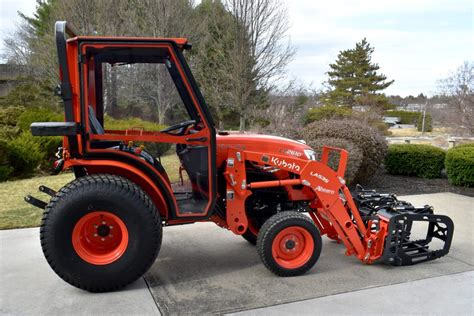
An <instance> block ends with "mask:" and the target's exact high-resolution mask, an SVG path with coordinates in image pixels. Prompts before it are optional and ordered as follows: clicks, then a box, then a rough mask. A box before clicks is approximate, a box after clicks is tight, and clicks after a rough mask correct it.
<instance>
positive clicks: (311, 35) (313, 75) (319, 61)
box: [287, 0, 474, 95]
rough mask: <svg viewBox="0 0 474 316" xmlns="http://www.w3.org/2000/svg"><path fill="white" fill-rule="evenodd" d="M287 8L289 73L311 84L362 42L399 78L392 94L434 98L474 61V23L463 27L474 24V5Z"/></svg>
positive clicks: (356, 3) (400, 2) (337, 0)
mask: <svg viewBox="0 0 474 316" xmlns="http://www.w3.org/2000/svg"><path fill="white" fill-rule="evenodd" d="M287 5H288V8H289V16H290V19H291V21H292V27H291V29H290V35H291V39H292V42H293V44H294V45H295V46H296V47H297V49H298V52H297V54H296V56H295V60H294V61H293V62H292V63H291V64H290V65H289V72H290V74H291V76H292V77H296V78H300V79H301V80H303V81H305V82H308V83H309V82H313V83H314V84H316V85H318V84H320V83H321V81H323V80H325V79H326V78H325V77H326V76H325V72H326V71H327V70H328V68H329V66H328V64H329V63H331V62H333V61H334V60H335V59H336V57H337V54H338V52H339V51H340V50H343V49H348V48H351V47H353V46H354V44H355V42H357V41H360V40H361V39H362V38H363V37H366V38H367V39H368V41H369V42H370V43H371V45H372V46H374V47H375V53H374V55H373V60H374V61H375V62H377V63H378V64H379V65H380V66H381V71H382V72H383V73H385V74H386V75H387V76H388V77H389V78H390V79H395V83H394V84H393V85H392V86H391V87H390V88H388V89H387V90H386V92H387V93H389V94H402V95H408V94H418V93H421V92H423V93H428V94H432V93H434V92H435V89H436V80H437V79H439V78H442V77H444V76H446V75H447V74H448V73H449V71H451V70H454V69H455V68H457V67H458V66H459V65H460V64H461V63H462V62H463V61H464V60H468V59H472V57H473V56H474V50H473V35H474V34H473V29H472V24H471V27H470V28H469V27H466V26H465V25H469V24H470V23H472V3H471V2H470V1H447V0H441V1H433V0H418V1H413V0H397V1H380V0H379V1H369V0H352V1H342V0H331V1H314V0H313V1H311V0H297V1H287ZM469 12H471V14H470V15H469V14H468V13H469ZM466 13H467V14H466ZM469 17H470V18H471V19H470V21H461V22H464V24H463V23H460V21H459V19H460V18H461V19H468V20H469ZM459 24H461V26H462V27H459Z"/></svg>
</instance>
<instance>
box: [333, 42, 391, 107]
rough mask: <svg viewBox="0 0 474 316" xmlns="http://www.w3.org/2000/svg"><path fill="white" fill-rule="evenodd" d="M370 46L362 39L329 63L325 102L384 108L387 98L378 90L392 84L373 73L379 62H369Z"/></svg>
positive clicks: (383, 77) (370, 55)
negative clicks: (327, 90)
mask: <svg viewBox="0 0 474 316" xmlns="http://www.w3.org/2000/svg"><path fill="white" fill-rule="evenodd" d="M373 52H374V48H373V47H371V46H370V44H369V43H368V42H367V40H366V39H365V38H364V39H362V41H360V42H359V43H356V47H355V48H354V49H348V50H343V51H341V52H340V53H339V55H338V56H337V60H336V62H335V63H334V64H330V65H329V67H330V68H331V70H330V71H328V73H327V74H328V76H329V80H328V83H329V85H330V86H331V89H330V91H329V92H328V94H327V99H326V100H327V102H328V103H329V104H332V105H338V106H348V107H353V106H356V105H361V106H371V107H378V108H384V107H386V106H387V105H388V100H387V98H386V97H385V95H384V94H381V93H379V91H381V90H384V89H385V88H387V87H388V86H390V85H391V84H392V83H393V80H391V81H387V77H386V76H385V75H383V74H379V73H377V71H378V70H379V69H380V67H379V65H378V64H376V63H373V62H372V53H373Z"/></svg>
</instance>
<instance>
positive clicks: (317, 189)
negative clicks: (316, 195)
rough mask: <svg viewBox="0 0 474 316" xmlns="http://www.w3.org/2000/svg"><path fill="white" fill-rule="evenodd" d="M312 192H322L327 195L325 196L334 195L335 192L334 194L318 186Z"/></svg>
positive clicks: (332, 191)
mask: <svg viewBox="0 0 474 316" xmlns="http://www.w3.org/2000/svg"><path fill="white" fill-rule="evenodd" d="M314 190H316V191H319V192H322V193H327V194H334V193H336V192H334V190H329V189H326V188H323V187H322V186H320V185H318V186H317V187H315V188H314Z"/></svg>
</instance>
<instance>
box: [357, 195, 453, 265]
mask: <svg viewBox="0 0 474 316" xmlns="http://www.w3.org/2000/svg"><path fill="white" fill-rule="evenodd" d="M356 192H357V194H356V196H355V201H356V202H357V204H358V206H359V210H360V212H361V214H362V218H363V219H365V220H368V219H370V218H375V217H376V218H378V222H379V225H385V226H386V231H387V235H386V237H385V243H384V250H383V254H382V257H381V258H380V260H381V261H382V262H385V263H388V264H391V265H395V266H404V265H413V264H416V263H421V262H426V261H430V260H434V259H437V258H440V257H443V256H445V255H446V254H448V252H449V248H450V246H451V242H452V239H453V233H454V224H453V221H452V220H451V219H450V218H449V217H448V216H445V215H436V214H433V207H431V206H429V205H425V206H424V207H420V208H416V207H414V206H413V205H412V204H411V203H409V202H406V201H400V200H398V199H397V197H396V195H395V194H381V193H378V192H376V191H374V190H364V189H363V188H362V187H361V186H358V187H357V191H356ZM374 216H375V217H374ZM415 236H418V237H419V238H417V237H415ZM414 237H415V239H413V238H414ZM433 243H435V245H433ZM430 244H431V245H430ZM430 247H431V248H430Z"/></svg>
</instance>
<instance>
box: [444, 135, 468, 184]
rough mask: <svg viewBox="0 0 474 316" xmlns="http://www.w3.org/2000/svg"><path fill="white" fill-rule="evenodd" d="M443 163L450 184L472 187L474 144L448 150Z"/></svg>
mask: <svg viewBox="0 0 474 316" xmlns="http://www.w3.org/2000/svg"><path fill="white" fill-rule="evenodd" d="M445 165H446V173H447V174H448V179H449V182H450V183H451V184H453V185H459V186H466V187H474V144H466V145H461V146H457V147H454V148H451V149H450V150H448V153H447V154H446V161H445Z"/></svg>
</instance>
